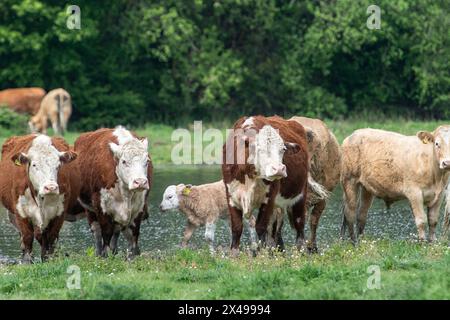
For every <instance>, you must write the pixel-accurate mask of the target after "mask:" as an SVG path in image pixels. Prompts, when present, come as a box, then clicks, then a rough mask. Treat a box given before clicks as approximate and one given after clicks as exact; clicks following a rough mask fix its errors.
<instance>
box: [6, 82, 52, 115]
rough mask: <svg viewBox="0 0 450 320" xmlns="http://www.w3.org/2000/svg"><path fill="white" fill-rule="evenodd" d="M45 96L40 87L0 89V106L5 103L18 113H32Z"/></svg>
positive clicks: (35, 111)
mask: <svg viewBox="0 0 450 320" xmlns="http://www.w3.org/2000/svg"><path fill="white" fill-rule="evenodd" d="M44 96H45V90H44V89H42V88H15V89H6V90H2V91H0V106H2V105H5V106H7V107H9V108H10V109H11V110H13V111H15V112H18V113H25V114H30V115H34V114H36V113H37V112H38V110H39V107H40V105H41V101H42V99H43V98H44Z"/></svg>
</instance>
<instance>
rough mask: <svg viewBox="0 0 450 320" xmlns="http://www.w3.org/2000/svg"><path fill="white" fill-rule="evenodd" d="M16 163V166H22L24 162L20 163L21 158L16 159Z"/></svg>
mask: <svg viewBox="0 0 450 320" xmlns="http://www.w3.org/2000/svg"><path fill="white" fill-rule="evenodd" d="M14 164H15V165H16V166H21V165H22V164H21V163H20V160H19V159H16V160H15V161H14Z"/></svg>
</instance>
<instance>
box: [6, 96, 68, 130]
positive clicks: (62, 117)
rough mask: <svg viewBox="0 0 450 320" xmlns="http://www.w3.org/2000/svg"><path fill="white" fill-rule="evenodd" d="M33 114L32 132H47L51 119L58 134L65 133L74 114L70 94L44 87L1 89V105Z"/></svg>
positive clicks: (31, 119)
mask: <svg viewBox="0 0 450 320" xmlns="http://www.w3.org/2000/svg"><path fill="white" fill-rule="evenodd" d="M3 106H4V107H7V108H10V109H11V110H13V111H15V112H17V113H22V114H26V115H29V116H31V118H30V120H29V121H28V125H29V129H30V130H31V132H40V133H44V134H46V133H47V126H48V122H49V121H50V123H51V125H52V128H53V131H54V132H55V133H56V134H63V133H64V131H65V130H66V128H67V123H68V121H69V118H70V116H71V114H72V99H71V97H70V94H69V93H68V92H67V91H66V90H64V89H62V88H58V89H54V90H51V91H49V92H48V93H47V92H46V91H45V90H44V89H42V88H14V89H6V90H2V91H0V107H3Z"/></svg>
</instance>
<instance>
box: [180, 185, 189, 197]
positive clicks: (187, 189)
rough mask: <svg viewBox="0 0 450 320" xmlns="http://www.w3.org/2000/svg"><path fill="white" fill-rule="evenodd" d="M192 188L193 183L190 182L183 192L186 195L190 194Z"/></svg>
mask: <svg viewBox="0 0 450 320" xmlns="http://www.w3.org/2000/svg"><path fill="white" fill-rule="evenodd" d="M191 188H192V185H191V184H188V185H187V186H185V187H184V188H183V190H181V193H182V194H183V195H184V196H188V195H189V194H190V193H191Z"/></svg>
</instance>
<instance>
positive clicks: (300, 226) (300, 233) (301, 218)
mask: <svg viewBox="0 0 450 320" xmlns="http://www.w3.org/2000/svg"><path fill="white" fill-rule="evenodd" d="M305 198H306V197H304V198H302V199H301V200H300V201H298V202H297V203H296V204H294V205H293V206H292V223H293V225H294V228H295V230H296V231H297V238H296V245H297V248H298V249H299V250H300V249H302V248H303V245H304V243H305V222H306V211H307V209H306V199H305Z"/></svg>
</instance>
